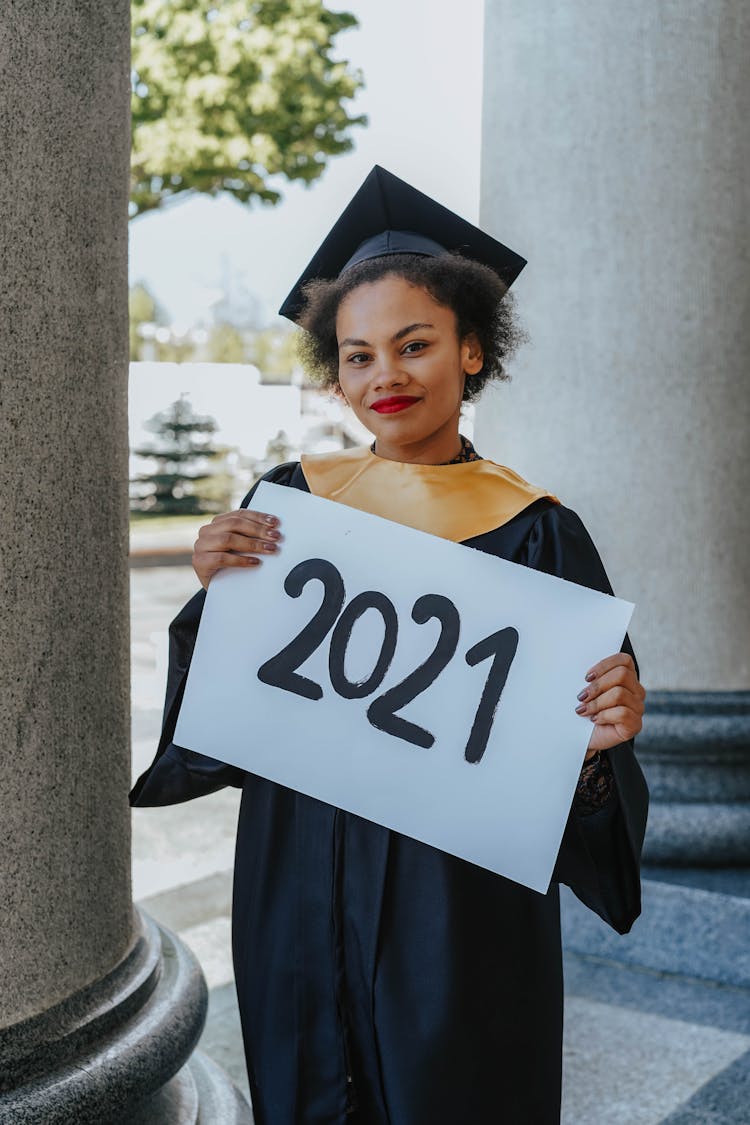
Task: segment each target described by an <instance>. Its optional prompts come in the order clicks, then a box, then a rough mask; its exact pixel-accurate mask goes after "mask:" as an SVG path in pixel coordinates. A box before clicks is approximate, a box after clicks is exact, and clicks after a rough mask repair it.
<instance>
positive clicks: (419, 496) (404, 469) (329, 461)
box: [301, 449, 560, 543]
mask: <svg viewBox="0 0 750 1125" xmlns="http://www.w3.org/2000/svg"><path fill="white" fill-rule="evenodd" d="M301 464H302V472H303V473H304V475H305V480H306V481H307V485H308V487H309V489H310V491H311V492H312V493H313V495H314V496H322V497H324V498H325V499H326V500H335V501H337V502H338V503H339V504H346V505H347V506H348V507H350V508H357V509H358V510H359V511H361V512H370V513H371V514H372V515H374V516H382V517H383V518H384V519H387V520H393V522H394V523H400V524H404V525H405V526H406V527H413V528H416V530H417V531H426V532H428V533H429V534H430V535H437V536H439V537H440V538H441V539H450V540H452V541H453V542H454V543H460V542H462V541H463V540H465V539H472V538H473V537H474V536H475V535H483V534H484V533H485V532H488V531H492V530H494V528H496V527H502V525H503V524H504V523H507V522H508V520H510V519H512V518H513V517H514V516H516V515H518V513H519V512H522V511H523V509H524V508H528V506H529V504H533V503H534V501H535V500H539V499H540V498H541V497H547V498H548V499H549V500H552V501H553V502H554V503H556V504H559V503H560V501H559V500H558V498H557V497H556V496H554V495H553V494H552V493H551V492H547V491H546V489H544V488H537V487H536V486H535V485H533V484H529V482H528V481H525V480H524V479H523V477H520V476H519V475H518V473H514V472H513V470H512V469H508V468H507V467H506V466H505V465H497V464H496V463H495V462H494V461H488V460H486V459H485V460H481V461H465V462H462V463H460V464H457V465H412V464H409V463H406V462H402V461H387V460H386V459H385V458H383V457H377V456H376V455H375V454H374V453H372V452H371V451H370V450H369V449H345V450H343V451H341V452H339V453H313V454H303V456H302V460H301Z"/></svg>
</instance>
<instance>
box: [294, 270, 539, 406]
mask: <svg viewBox="0 0 750 1125" xmlns="http://www.w3.org/2000/svg"><path fill="white" fill-rule="evenodd" d="M383 277H400V278H403V279H404V280H405V281H408V282H409V283H410V284H411V285H419V286H421V287H422V288H424V289H426V290H427V292H428V293H429V294H430V295H431V296H432V297H433V298H434V300H436V301H437V302H438V304H441V305H445V306H446V307H447V308H450V309H452V310H453V312H454V313H455V316H456V331H457V334H458V338H459V340H463V339H464V337H466V336H467V335H468V334H469V333H470V332H474V333H476V335H477V338H478V339H479V343H480V345H481V348H482V351H483V353H484V364H483V366H482V369H481V371H479V372H478V374H476V375H472V376H471V378H470V379H467V380H466V385H465V387H464V395H463V398H464V402H471V401H472V400H473V399H476V398H477V397H478V396H479V395H480V394H481V392H482V390H483V389H484V387H485V386H486V384H487V383H488V382H489V381H490V380H507V379H510V375H509V374H508V373H507V371H506V369H505V364H506V362H507V360H508V359H509V358H510V357H511V355H513V353H514V352H515V351H516V349H517V348H518V347H519V345H520V344H522V343H524V341H525V340H526V339H527V337H526V333H525V332H524V331H523V329H522V328H520V327H519V325H518V323H517V322H516V317H515V303H514V301H513V297H512V295H511V294H509V293H507V290H506V287H505V285H504V284H503V282H502V281H501V280H500V278H499V277H498V276H497V274H496V273H495V272H494V270H491V269H490V268H489V266H485V265H482V264H481V263H480V262H475V261H472V260H471V259H469V258H464V257H463V256H462V255H461V254H458V253H456V252H455V251H451V252H450V253H445V254H441V255H440V256H438V257H428V256H426V255H418V254H390V255H387V256H383V257H379V258H368V259H366V260H365V261H364V262H359V263H358V264H357V265H356V266H352V267H351V268H350V269H348V270H347V271H346V272H345V273H344V274H342V275H341V276H340V277H337V278H335V279H334V280H332V281H327V280H321V279H319V278H316V279H315V280H313V281H309V282H308V283H307V284H306V285H305V287H304V291H303V292H304V297H305V306H304V309H303V311H302V314H301V316H300V319H299V323H300V327H301V328H302V332H301V333H300V338H299V341H298V352H299V357H300V359H301V361H302V364H303V366H304V367H305V370H306V371H307V373H308V375H309V376H310V378H311V379H312V380H313V381H315V382H317V383H319V384H321V385H322V386H324V387H329V388H332V389H336V388H338V385H339V378H338V369H339V354H338V341H337V339H336V315H337V313H338V310H339V305H340V304H341V302H342V301H343V299H344V298H345V297H346V296H347V295H348V294H349V293H351V292H352V290H353V289H356V288H357V287H358V286H360V285H367V284H368V283H372V282H375V281H379V280H380V279H381V278H383Z"/></svg>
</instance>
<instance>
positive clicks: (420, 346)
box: [403, 340, 427, 355]
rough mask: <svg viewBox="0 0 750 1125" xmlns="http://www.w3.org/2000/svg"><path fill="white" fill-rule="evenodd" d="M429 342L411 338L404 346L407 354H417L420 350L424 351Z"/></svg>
mask: <svg viewBox="0 0 750 1125" xmlns="http://www.w3.org/2000/svg"><path fill="white" fill-rule="evenodd" d="M426 347H427V344H426V343H425V342H424V341H423V340H410V341H409V343H408V344H406V345H405V347H404V348H403V351H404V354H406V355H417V354H418V353H419V352H421V351H424V349H425V348H426Z"/></svg>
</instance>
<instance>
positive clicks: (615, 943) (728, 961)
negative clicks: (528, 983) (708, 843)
mask: <svg viewBox="0 0 750 1125" xmlns="http://www.w3.org/2000/svg"><path fill="white" fill-rule="evenodd" d="M667 874H668V873H667V871H666V870H665V869H661V870H660V872H659V875H660V878H658V879H649V878H645V879H644V880H643V884H642V886H643V910H642V914H641V917H640V918H638V919H637V921H636V922H635V924H634V926H633V929H632V930H631V932H630V933H629V934H626V935H620V934H616V933H615V932H614V930H612V929H611V928H610V927H609V926H607V925H606V924H605V923H604V922H602V921H601V920H600V919H599V918H597V917H596V915H595V914H593V913H592V912H591V911H590V910H587V909H586V908H585V907H584V906H582V905H581V903H579V902H578V900H577V899H576V898H575V896H574V895H573V893H572V891H570V890H568V888H567V887H561V888H560V902H561V912H562V924H563V944H564V946H565V948H566V949H567V950H570V951H571V952H574V953H580V954H584V955H588V956H592V957H596V958H601V959H604V960H608V961H613V962H620V963H622V964H626V965H633V966H641V967H645V968H648V969H653V970H656V971H658V972H663V973H670V974H677V975H683V976H687V977H697V978H699V979H702V980H709V981H715V982H720V983H723V984H731V985H734V986H738V987H740V988H747V989H750V897H748V896H747V895H746V894H742V895H741V894H738V893H727V892H726V891H725V890H718V889H714V890H706V889H705V887H704V886H694V885H693V886H690V885H687V884H686V882H682V883H678V882H676V881H669V882H668V881H666V876H667ZM682 878H683V879H686V878H687V876H685V875H684V874H683V875H682ZM709 880H710V877H709ZM713 885H714V886H716V887H718V886H727V885H729V886H731V889H732V890H733V891H734V892H737V891H739V890H744V889H745V886H746V884H743V883H742V882H741V880H739V879H738V880H736V881H735V882H734V883H732V882H731V880H729V881H724V882H721V881H720V880H719V879H718V878H716V879H715V880H714V883H713Z"/></svg>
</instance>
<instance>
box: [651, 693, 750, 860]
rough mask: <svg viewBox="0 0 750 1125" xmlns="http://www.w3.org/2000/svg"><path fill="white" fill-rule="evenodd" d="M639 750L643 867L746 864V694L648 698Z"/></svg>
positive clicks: (749, 714) (749, 715) (749, 699)
mask: <svg viewBox="0 0 750 1125" xmlns="http://www.w3.org/2000/svg"><path fill="white" fill-rule="evenodd" d="M636 746H637V753H638V758H639V761H640V762H641V765H642V766H643V770H644V773H645V774H646V779H647V781H648V785H649V790H650V793H651V804H650V807H649V818H648V830H647V832H646V841H645V845H644V849H643V860H644V863H645V864H646V865H648V864H667V865H674V866H679V867H683V866H685V867H700V866H706V867H711V866H714V867H716V866H742V865H747V864H750V692H687V691H673V692H668V691H663V692H650V693H649V696H648V700H647V705H646V718H645V723H644V729H643V733H642V734H641V735H640V736H639V737H638V740H637V744H636ZM646 874H647V872H646Z"/></svg>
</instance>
